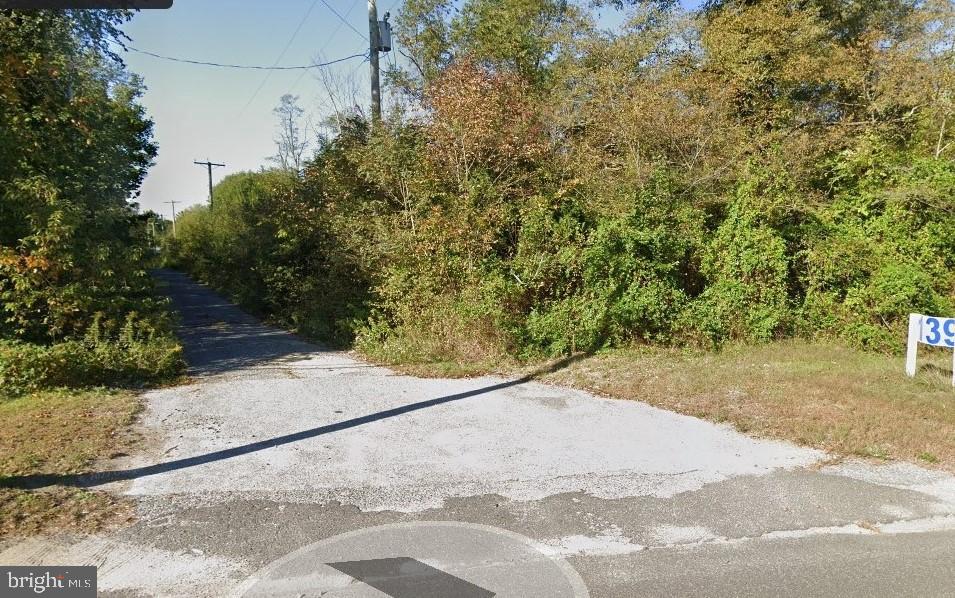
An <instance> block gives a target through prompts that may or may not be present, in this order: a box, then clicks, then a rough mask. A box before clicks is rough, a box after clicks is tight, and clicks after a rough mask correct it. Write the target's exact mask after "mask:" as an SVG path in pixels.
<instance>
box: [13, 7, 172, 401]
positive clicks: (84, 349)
mask: <svg viewBox="0 0 955 598" xmlns="http://www.w3.org/2000/svg"><path fill="white" fill-rule="evenodd" d="M129 16H130V15H129V13H126V12H121V11H17V10H2V11H0V57H2V59H0V386H2V387H3V389H4V391H11V390H17V389H23V388H28V387H30V386H31V384H34V383H36V384H40V385H44V384H46V382H44V381H50V380H57V381H58V382H57V384H60V383H64V384H65V383H66V381H71V382H70V383H71V384H77V383H79V384H101V383H106V382H109V381H110V380H111V379H117V380H119V379H121V380H122V381H124V382H130V381H134V380H138V379H139V375H138V374H139V373H142V374H143V376H142V377H143V378H149V379H155V378H156V377H157V372H151V373H146V370H150V371H151V370H152V369H153V368H154V367H155V366H156V364H163V365H164V369H163V368H160V369H161V370H162V373H165V374H166V375H168V374H170V373H174V372H175V371H176V370H177V368H178V362H179V348H178V345H177V344H176V343H175V341H174V340H172V339H171V338H169V326H168V322H167V321H166V320H167V319H168V316H167V314H166V310H165V305H164V303H163V302H161V301H159V300H157V299H156V298H155V297H154V295H153V292H152V287H151V284H150V282H149V277H148V274H147V271H146V263H147V259H148V258H149V257H150V256H149V252H150V251H151V249H150V247H149V242H148V241H147V234H146V222H147V218H146V217H145V216H140V215H137V214H136V212H135V211H134V209H133V207H132V206H131V204H129V203H128V198H130V197H131V196H133V195H134V194H135V193H136V190H137V189H138V188H139V185H140V183H141V181H142V179H143V177H144V175H145V173H146V169H147V168H148V167H149V165H150V164H151V162H152V159H153V157H154V156H155V154H156V148H155V146H154V145H153V144H152V142H151V137H152V122H151V121H150V120H149V119H148V118H146V116H145V114H144V111H143V108H142V107H141V106H140V105H139V104H138V103H137V98H138V96H139V95H140V93H141V91H142V88H141V85H140V83H139V81H138V79H137V78H136V77H135V76H134V75H131V74H129V73H128V72H126V71H125V69H124V67H123V65H122V63H120V62H119V61H118V59H117V58H116V57H115V56H113V55H112V54H111V53H110V51H109V49H108V45H107V43H108V40H109V39H115V38H116V37H117V36H119V35H121V34H120V33H119V31H118V29H117V27H118V26H119V25H120V24H121V23H123V22H124V21H125V20H126V19H127V18H128V17H129ZM62 343H74V344H73V345H69V344H62ZM41 354H42V355H43V356H45V357H42V358H41V357H39V356H40V355H41ZM97 356H100V357H102V359H97ZM137 356H138V357H137ZM34 357H36V359H34ZM150 361H152V363H149V362H150ZM34 362H35V363H34ZM81 362H82V363H81ZM107 362H109V363H107ZM31 363H33V364H34V365H32V366H29V367H35V368H39V369H42V370H43V372H39V370H38V373H37V376H35V377H34V379H33V382H30V381H29V379H30V376H29V375H27V373H26V370H25V369H24V368H25V367H26V366H24V365H23V364H31ZM124 363H125V365H123V364H124ZM39 364H45V365H39ZM78 364H79V365H78ZM74 366H76V367H77V368H79V369H80V370H82V371H83V372H87V373H89V372H93V371H94V370H95V371H99V372H100V374H96V375H94V374H90V375H86V374H81V375H77V376H67V375H65V374H64V372H68V371H71V368H74ZM108 372H113V373H114V374H115V376H114V375H110V374H108Z"/></svg>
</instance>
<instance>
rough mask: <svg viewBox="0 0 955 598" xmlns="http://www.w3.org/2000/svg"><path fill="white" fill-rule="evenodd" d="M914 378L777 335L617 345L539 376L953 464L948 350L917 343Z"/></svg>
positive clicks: (812, 438) (867, 449) (857, 452)
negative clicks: (762, 340)
mask: <svg viewBox="0 0 955 598" xmlns="http://www.w3.org/2000/svg"><path fill="white" fill-rule="evenodd" d="M920 357H921V359H920V371H919V373H918V376H917V377H916V378H915V379H914V380H910V379H908V378H906V377H905V376H904V374H902V371H901V370H902V363H901V360H900V359H897V358H894V357H891V356H886V355H882V354H878V353H872V352H863V351H858V350H854V349H849V348H847V347H845V346H841V345H838V344H832V343H827V342H818V341H817V342H808V341H804V340H798V339H793V340H783V341H777V342H774V343H766V344H763V345H758V346H752V345H749V346H732V347H726V348H724V349H723V350H722V351H719V352H712V351H700V350H690V351H687V350H682V351H679V350H673V349H661V348H653V347H639V348H630V349H617V350H611V351H606V352H602V353H599V354H597V355H593V356H588V357H585V358H583V359H580V360H578V361H574V362H572V363H571V364H569V365H568V366H567V367H566V368H564V369H561V370H560V371H557V372H555V373H553V374H551V375H547V376H545V378H544V379H545V380H546V381H547V382H551V383H556V384H565V385H569V386H573V387H576V388H581V389H585V390H589V391H592V392H596V393H597V394H600V395H604V396H611V397H618V398H623V399H634V400H639V401H643V402H645V403H649V404H651V405H655V406H657V407H662V408H664V409H668V410H670V411H676V412H679V413H684V414H686V415H692V416H694V417H701V418H704V419H709V420H712V421H715V422H719V423H727V424H730V425H733V426H734V427H735V428H736V429H738V430H740V431H742V432H746V433H748V434H753V435H757V436H760V437H763V438H774V439H778V440H790V441H793V442H796V443H798V444H802V445H806V446H811V447H815V448H820V449H824V450H826V451H829V452H831V453H833V454H834V455H840V456H852V457H862V458H872V459H879V460H881V459H902V460H907V461H911V462H913V463H918V464H920V465H923V466H928V467H935V466H937V467H943V468H945V469H947V470H949V471H955V392H953V390H952V378H951V368H952V354H951V351H938V350H935V351H933V350H927V351H926V350H923V354H922V355H920Z"/></svg>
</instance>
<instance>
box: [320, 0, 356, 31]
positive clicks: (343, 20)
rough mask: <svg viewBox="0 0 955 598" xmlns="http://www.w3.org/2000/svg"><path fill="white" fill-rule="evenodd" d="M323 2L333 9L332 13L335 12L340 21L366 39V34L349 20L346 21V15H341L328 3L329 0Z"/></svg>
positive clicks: (329, 8)
mask: <svg viewBox="0 0 955 598" xmlns="http://www.w3.org/2000/svg"><path fill="white" fill-rule="evenodd" d="M322 4H324V5H325V6H326V7H327V8H328V10H330V11H332V13H333V14H334V15H335V16H336V17H338V20H339V21H341V22H342V23H344V24H345V25H347V26H348V28H349V29H351V30H352V31H354V32H355V33H357V34H358V37H360V38H362V39H365V34H364V33H362V32H361V31H359V30H358V29H357V28H355V26H354V25H352V24H351V23H349V22H348V21H346V20H345V17H343V16H341V15H340V14H339V13H338V11H337V10H335V9H334V8H333V7H332V5H331V4H329V3H328V1H327V0H322Z"/></svg>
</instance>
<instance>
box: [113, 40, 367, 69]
mask: <svg viewBox="0 0 955 598" xmlns="http://www.w3.org/2000/svg"><path fill="white" fill-rule="evenodd" d="M126 50H128V51H132V52H136V53H138V54H145V55H146V56H152V57H153V58H161V59H162V60H170V61H172V62H182V63H186V64H197V65H200V66H215V67H219V68H226V69H251V70H257V71H299V70H307V69H314V68H321V67H323V66H329V65H332V64H337V63H339V62H345V61H346V60H351V59H352V58H363V57H364V56H365V55H366V54H367V52H365V53H362V54H352V55H351V56H345V57H344V58H337V59H335V60H329V61H328V62H322V63H315V64H306V65H302V66H257V65H249V64H223V63H220V62H206V61H203V60H192V59H189V58H176V57H174V56H163V55H162V54H156V53H155V52H147V51H146V50H140V49H139V48H134V47H132V46H126Z"/></svg>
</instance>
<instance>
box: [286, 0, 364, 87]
mask: <svg viewBox="0 0 955 598" xmlns="http://www.w3.org/2000/svg"><path fill="white" fill-rule="evenodd" d="M357 5H358V0H353V2H352V3H351V6H349V7H348V11H347V12H346V13H345V18H344V19H339V20H338V26H337V27H335V29H334V30H333V31H332V33H331V35H329V36H328V38H326V39H325V43H324V44H322V47H321V49H320V50H319V51H318V54H317V56H318V57H321V56H322V54H323V53H324V52H325V49H326V48H328V45H329V44H330V43H332V40H334V39H335V36H336V35H338V32H339V31H341V30H342V27H343V26H344V25H346V24H347V23H348V21H347V20H346V19H348V17H349V16H350V15H351V12H352V11H353V10H355V7H356V6H357ZM365 56H367V54H365ZM307 72H308V71H302V74H301V75H299V76H298V78H297V79H296V80H295V82H294V83H292V86H291V87H290V88H289V93H292V92H293V91H295V88H296V87H298V84H299V83H301V82H302V78H304V77H305V73H307Z"/></svg>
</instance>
